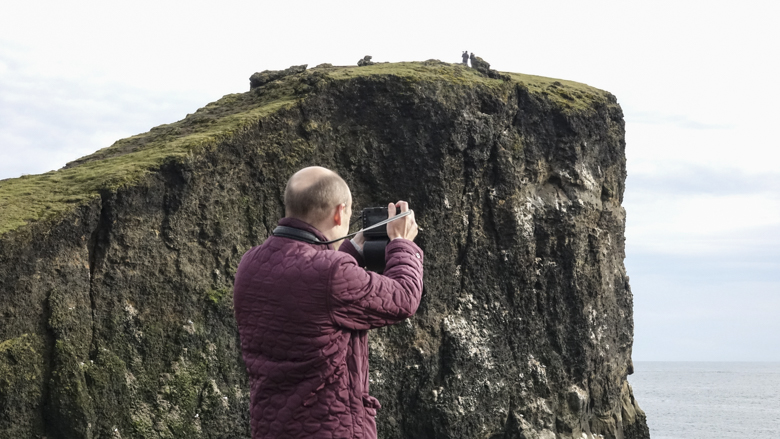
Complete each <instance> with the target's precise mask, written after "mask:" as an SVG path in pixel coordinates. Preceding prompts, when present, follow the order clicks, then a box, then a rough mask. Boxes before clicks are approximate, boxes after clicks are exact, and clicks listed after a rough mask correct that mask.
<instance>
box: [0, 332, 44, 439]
mask: <svg viewBox="0 0 780 439" xmlns="http://www.w3.org/2000/svg"><path fill="white" fill-rule="evenodd" d="M43 389H44V343H43V340H42V339H41V338H39V337H36V336H35V335H30V334H24V335H22V336H20V337H17V338H13V339H10V340H5V341H3V342H0V401H3V404H0V418H4V419H12V420H14V422H12V423H2V424H0V425H2V426H3V428H0V437H19V438H21V437H34V435H35V434H36V433H37V432H39V431H40V428H41V423H42V421H43V420H42V419H40V417H39V416H38V414H39V412H40V408H39V407H38V406H39V404H40V401H41V396H42V394H43Z"/></svg>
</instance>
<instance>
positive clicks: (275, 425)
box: [234, 218, 424, 439]
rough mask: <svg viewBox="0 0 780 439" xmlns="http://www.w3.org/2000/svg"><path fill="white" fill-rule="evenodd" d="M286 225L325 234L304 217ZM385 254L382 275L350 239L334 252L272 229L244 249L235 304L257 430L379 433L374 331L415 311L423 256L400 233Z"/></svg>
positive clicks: (278, 434)
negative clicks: (371, 344)
mask: <svg viewBox="0 0 780 439" xmlns="http://www.w3.org/2000/svg"><path fill="white" fill-rule="evenodd" d="M279 224H280V225H286V226H291V227H297V228H301V229H304V230H308V231H310V232H312V233H314V234H315V235H317V236H318V237H319V238H320V239H323V240H325V237H324V236H322V234H321V233H320V232H319V231H317V230H316V229H314V228H313V227H311V226H309V225H308V224H306V223H304V222H302V221H299V220H296V219H292V218H284V219H282V220H281V221H279ZM386 254H387V267H386V269H385V274H384V275H379V274H376V273H373V272H367V271H366V270H364V269H363V268H361V266H360V264H361V263H362V257H361V256H360V255H359V254H358V253H357V252H356V251H355V250H354V247H353V246H352V244H350V243H349V242H346V241H345V242H344V243H343V244H342V245H341V248H340V249H339V251H338V252H336V251H332V250H329V249H328V248H327V247H326V246H322V245H311V244H306V243H303V242H300V241H294V240H291V239H287V238H279V237H271V238H269V239H267V240H266V241H265V243H263V244H262V245H260V246H258V247H254V248H252V249H251V250H249V251H248V252H247V253H246V254H245V255H244V257H243V258H242V260H241V263H240V264H239V267H238V271H237V273H236V282H235V289H234V305H235V314H236V320H237V322H238V329H239V334H240V336H241V349H242V353H243V356H244V362H245V363H246V367H247V372H248V373H249V377H250V382H251V398H250V399H251V407H250V411H251V418H252V421H251V425H252V437H253V438H256V439H257V438H328V439H336V438H339V439H340V438H350V439H351V438H361V439H372V438H376V423H375V420H374V415H375V414H376V409H378V408H380V407H381V405H380V404H379V401H377V400H376V399H375V398H373V397H371V396H369V395H368V330H369V329H371V328H378V327H382V326H386V325H391V324H393V323H396V322H398V321H400V320H403V319H405V318H407V317H409V316H411V315H413V314H414V312H415V311H416V310H417V307H418V305H419V304H420V296H421V294H422V270H423V259H424V258H423V252H422V250H420V248H419V247H417V245H415V244H414V243H413V242H411V241H408V240H403V239H398V240H394V241H392V242H391V243H390V244H388V246H387V252H386Z"/></svg>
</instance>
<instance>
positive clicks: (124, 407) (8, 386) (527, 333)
mask: <svg viewBox="0 0 780 439" xmlns="http://www.w3.org/2000/svg"><path fill="white" fill-rule="evenodd" d="M392 68H393V65H381V66H368V67H362V68H360V71H361V72H367V73H361V74H353V73H350V71H346V73H345V70H343V69H342V70H339V68H331V67H328V68H323V69H320V70H318V69H312V70H309V71H307V72H304V73H297V74H295V75H292V76H288V77H284V78H282V79H280V80H276V81H272V82H270V83H268V84H264V85H261V86H259V87H257V88H255V89H254V90H252V91H250V92H248V93H246V94H244V95H231V96H232V97H230V99H226V100H223V101H220V102H222V104H221V105H222V106H223V107H229V106H230V105H237V104H235V102H248V100H251V99H254V97H262V96H263V93H279V90H289V91H290V93H291V95H290V96H292V98H290V100H289V102H288V103H287V104H285V105H283V106H280V107H279V108H278V109H276V110H275V111H273V112H271V113H269V114H263V115H262V117H259V118H258V119H257V120H256V121H254V122H252V123H251V124H248V125H245V126H243V127H242V128H241V129H239V130H234V131H231V132H230V133H228V134H227V135H225V136H222V137H220V138H219V141H217V142H216V143H214V144H212V145H210V146H209V147H206V148H202V149H201V150H197V151H195V152H192V153H190V154H188V155H186V156H177V157H176V158H175V159H171V160H166V161H164V162H163V163H162V164H160V165H159V166H156V167H154V168H153V169H151V170H150V172H147V173H144V174H143V175H141V176H140V177H138V178H136V179H135V180H133V181H131V182H130V183H126V184H122V185H119V186H116V187H108V186H106V188H104V189H101V190H100V191H99V196H97V197H92V198H90V201H88V202H80V203H77V205H75V207H74V208H72V209H70V210H68V211H67V212H66V213H64V214H62V215H59V216H56V217H55V218H54V219H50V220H47V221H38V222H30V221H28V222H27V224H26V225H24V226H22V227H16V228H13V230H11V231H9V232H7V233H5V234H4V235H3V236H2V237H0V288H1V290H0V294H1V295H2V296H1V297H2V301H0V318H2V324H0V437H36V436H38V437H44V436H45V437H48V438H82V437H83V438H109V437H112V438H113V437H125V438H127V437H137V438H174V437H175V438H185V437H186V438H193V437H203V438H218V437H231V438H232V437H247V436H249V431H248V429H249V427H248V426H249V422H248V407H249V402H248V397H249V395H248V391H249V389H248V384H247V377H246V374H245V369H244V365H243V363H242V360H241V355H240V351H239V343H238V338H237V332H236V325H235V322H234V319H233V310H232V281H233V276H234V273H235V269H236V266H237V264H238V262H239V260H240V258H241V255H242V254H243V253H244V252H245V251H246V250H248V249H249V248H251V247H252V246H254V245H258V244H260V243H262V242H263V240H264V239H265V238H266V237H267V236H268V234H269V231H270V230H272V229H273V227H274V226H275V224H276V221H277V220H278V218H280V217H281V216H282V215H283V206H282V192H283V189H284V185H285V182H286V179H287V178H288V177H289V176H290V175H291V174H292V173H293V172H294V171H296V170H297V169H299V168H301V167H303V166H307V165H313V164H317V165H322V166H326V167H329V168H332V169H334V170H336V171H338V172H339V173H340V174H341V175H342V176H343V177H344V178H345V179H346V180H347V182H348V183H349V184H350V186H351V188H352V192H353V196H354V201H355V205H354V206H353V207H354V209H355V211H356V212H358V211H359V209H361V208H362V207H368V206H375V205H382V204H385V203H386V202H387V201H389V200H392V201H395V200H398V199H405V200H408V201H410V203H411V205H412V207H413V208H414V210H415V213H416V216H417V218H418V222H419V223H420V226H421V227H422V228H423V231H422V232H421V233H420V235H419V237H418V243H419V244H420V246H421V247H422V248H423V249H424V250H425V252H426V258H427V259H426V267H425V291H424V295H423V299H422V303H421V306H420V309H419V311H418V313H417V315H416V316H415V317H413V318H411V319H409V320H408V321H406V322H404V323H402V324H398V325H395V326H392V327H388V328H384V329H381V330H377V331H375V332H373V333H372V334H371V336H370V349H371V350H370V355H371V358H370V364H371V389H372V393H373V394H374V395H375V396H377V397H378V399H379V400H380V401H381V402H382V404H383V407H382V409H381V410H379V414H378V416H377V422H378V425H379V431H380V437H381V438H386V439H390V438H398V439H400V438H491V439H497V438H525V439H532V438H540V439H541V438H545V439H546V438H582V437H586V438H595V437H600V436H599V435H602V436H603V437H604V438H619V439H624V438H625V439H639V438H648V437H649V433H648V429H647V425H646V422H645V416H644V413H643V412H642V411H641V410H640V409H639V407H638V405H637V403H636V401H635V400H634V398H633V395H632V392H631V388H630V386H629V384H628V382H627V380H626V376H627V375H628V374H630V373H631V372H632V364H631V345H632V334H633V323H632V295H631V291H630V288H629V284H628V276H627V275H626V272H625V268H624V265H623V259H624V224H625V211H624V210H623V208H622V207H621V201H622V196H623V190H624V181H625V177H626V168H625V154H624V147H625V142H624V124H623V119H622V112H621V110H620V107H619V106H618V104H617V102H616V100H615V98H614V97H613V96H612V95H610V94H609V93H606V92H602V91H599V90H596V89H592V88H590V87H587V86H584V85H581V84H576V83H568V82H565V81H564V82H563V83H561V82H560V81H555V80H552V79H550V80H548V79H546V78H538V77H529V76H523V75H513V74H510V75H509V78H510V79H506V78H504V79H488V78H480V77H478V74H477V73H474V72H472V71H469V70H468V69H467V68H463V67H460V66H450V65H444V64H437V63H427V64H425V65H423V64H416V65H414V66H412V68H411V69H412V71H414V72H417V73H411V74H409V73H408V72H407V73H399V72H394V71H393V70H392ZM371 69H383V70H376V71H374V70H371ZM372 72H374V73H372ZM418 73H419V74H418ZM226 98H227V97H226ZM250 98H251V99H250ZM247 105H248V104H247ZM207 108H209V107H207ZM220 108H221V107H220ZM198 114H201V116H202V115H203V114H204V113H196V115H194V116H192V117H193V118H197V117H198ZM209 114H211V113H209ZM214 114H216V116H214V118H219V117H222V116H220V114H221V113H219V112H218V111H217V112H214ZM206 119H207V118H206ZM198 120H199V119H198ZM198 123H200V124H208V123H211V122H208V120H207V121H206V122H198ZM171 129H173V128H171ZM176 129H180V128H176ZM181 129H183V128H181ZM171 136H172V137H171V139H173V138H174V137H175V133H174V134H171ZM143 147H144V146H143V145H141V146H139V147H137V148H136V149H135V150H136V151H140V150H142V149H143ZM123 148H124V149H123V150H121V151H120V150H116V151H115V152H114V153H111V151H108V152H107V153H105V156H106V157H108V156H109V155H110V154H114V155H121V154H127V153H128V151H130V150H133V148H135V147H133V148H131V147H130V146H127V145H125V146H123ZM139 148H140V149H139ZM98 159H100V158H99V157H98V158H96V159H94V160H98ZM90 163H92V161H91V159H85V160H83V161H79V162H78V163H76V164H75V165H73V166H75V167H71V168H70V169H69V170H68V172H75V171H74V170H78V169H79V168H80V167H84V166H90ZM7 182H8V181H6V182H3V183H0V186H2V185H3V184H7Z"/></svg>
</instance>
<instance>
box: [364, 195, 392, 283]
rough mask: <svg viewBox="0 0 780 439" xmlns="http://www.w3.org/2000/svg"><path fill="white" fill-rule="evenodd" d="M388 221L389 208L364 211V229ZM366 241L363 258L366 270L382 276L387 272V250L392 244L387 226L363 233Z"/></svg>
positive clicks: (368, 208)
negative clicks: (388, 245)
mask: <svg viewBox="0 0 780 439" xmlns="http://www.w3.org/2000/svg"><path fill="white" fill-rule="evenodd" d="M386 219H387V206H385V207H367V208H365V209H363V227H362V228H364V229H365V228H367V227H371V226H373V225H374V224H376V223H378V222H380V221H384V220H386ZM363 237H364V238H365V239H366V241H365V242H364V243H363V258H364V259H365V261H366V269H368V270H371V271H375V272H377V273H379V274H382V273H383V272H384V271H385V248H386V247H387V244H388V243H389V242H390V237H389V236H388V235H387V224H385V225H383V226H379V227H377V228H375V229H371V230H366V231H365V232H363Z"/></svg>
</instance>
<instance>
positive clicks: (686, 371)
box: [628, 361, 780, 439]
mask: <svg viewBox="0 0 780 439" xmlns="http://www.w3.org/2000/svg"><path fill="white" fill-rule="evenodd" d="M628 381H629V382H630V383H631V387H633V389H634V396H635V397H636V399H637V401H638V402H639V407H641V408H642V410H644V411H645V413H646V414H647V423H648V425H649V426H650V437H651V438H652V439H705V438H706V439H732V438H733V439H737V438H739V439H753V438H780V363H714V362H713V363H698V362H646V361H637V362H635V363H634V374H633V375H631V376H629V377H628Z"/></svg>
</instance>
